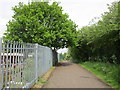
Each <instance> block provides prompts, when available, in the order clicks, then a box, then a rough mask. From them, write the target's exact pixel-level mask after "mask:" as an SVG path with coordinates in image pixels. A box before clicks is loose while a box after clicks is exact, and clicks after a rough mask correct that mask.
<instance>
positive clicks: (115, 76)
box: [80, 61, 120, 90]
mask: <svg viewBox="0 0 120 90" xmlns="http://www.w3.org/2000/svg"><path fill="white" fill-rule="evenodd" d="M80 65H81V66H83V67H84V68H86V69H87V70H89V71H91V72H92V73H94V74H95V75H96V76H97V77H99V78H100V79H102V80H103V81H104V82H106V83H107V84H109V85H110V86H111V87H112V88H118V89H119V90H120V65H115V64H111V63H103V62H88V61H87V62H81V63H80Z"/></svg>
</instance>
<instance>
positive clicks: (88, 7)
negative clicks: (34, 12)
mask: <svg viewBox="0 0 120 90" xmlns="http://www.w3.org/2000/svg"><path fill="white" fill-rule="evenodd" d="M28 1H30V0H0V37H2V36H3V33H4V32H5V30H6V28H7V27H6V24H7V23H8V21H9V20H11V19H12V15H13V14H14V12H13V11H12V7H14V6H15V5H18V3H19V2H23V3H25V4H27V3H28ZM54 1H59V2H61V3H60V6H62V7H63V12H64V13H67V14H68V15H69V18H70V19H71V20H72V21H74V22H75V23H76V24H77V25H78V28H82V27H83V26H86V25H88V24H89V22H90V21H91V20H92V19H93V18H94V17H100V16H101V14H102V13H103V12H105V11H108V9H107V4H111V3H112V2H113V1H117V0H54ZM66 51H67V49H60V50H59V51H58V52H59V53H61V52H66Z"/></svg>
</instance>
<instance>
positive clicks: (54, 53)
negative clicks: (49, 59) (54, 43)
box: [52, 50, 58, 66]
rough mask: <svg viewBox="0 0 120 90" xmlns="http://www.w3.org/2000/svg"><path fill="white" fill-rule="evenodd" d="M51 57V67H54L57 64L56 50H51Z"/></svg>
mask: <svg viewBox="0 0 120 90" xmlns="http://www.w3.org/2000/svg"><path fill="white" fill-rule="evenodd" d="M52 55H53V66H56V65H57V64H58V53H57V52H56V50H52Z"/></svg>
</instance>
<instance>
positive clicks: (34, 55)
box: [0, 39, 52, 89]
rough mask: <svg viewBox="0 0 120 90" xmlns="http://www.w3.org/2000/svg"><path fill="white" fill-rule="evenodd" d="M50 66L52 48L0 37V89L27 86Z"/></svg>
mask: <svg viewBox="0 0 120 90" xmlns="http://www.w3.org/2000/svg"><path fill="white" fill-rule="evenodd" d="M51 66H52V50H51V49H50V48H48V47H45V46H41V45H38V44H30V43H21V42H16V41H14V42H13V41H4V42H2V39H0V89H3V88H29V87H31V86H32V85H33V84H35V82H36V81H37V80H38V77H41V76H42V75H43V74H44V73H46V72H47V71H48V70H49V69H50V67H51Z"/></svg>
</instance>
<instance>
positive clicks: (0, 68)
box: [0, 38, 3, 89]
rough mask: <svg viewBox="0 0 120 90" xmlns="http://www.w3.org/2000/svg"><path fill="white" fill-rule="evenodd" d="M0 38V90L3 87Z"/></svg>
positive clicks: (0, 43) (0, 42) (0, 40)
mask: <svg viewBox="0 0 120 90" xmlns="http://www.w3.org/2000/svg"><path fill="white" fill-rule="evenodd" d="M1 60H2V38H0V89H2V88H3V87H2V86H3V76H2V66H1V65H2V62H1Z"/></svg>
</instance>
